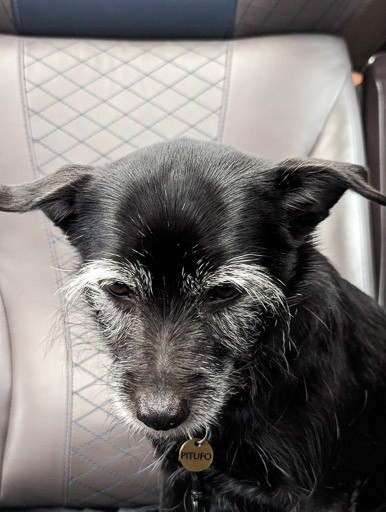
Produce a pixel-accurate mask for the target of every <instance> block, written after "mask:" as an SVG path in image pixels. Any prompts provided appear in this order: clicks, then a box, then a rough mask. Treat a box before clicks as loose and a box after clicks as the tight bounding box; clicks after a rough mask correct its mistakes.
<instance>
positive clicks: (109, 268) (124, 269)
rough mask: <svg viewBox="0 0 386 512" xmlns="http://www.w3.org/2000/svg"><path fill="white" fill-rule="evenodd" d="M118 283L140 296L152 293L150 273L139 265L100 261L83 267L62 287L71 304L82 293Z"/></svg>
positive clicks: (97, 290)
mask: <svg viewBox="0 0 386 512" xmlns="http://www.w3.org/2000/svg"><path fill="white" fill-rule="evenodd" d="M116 282H120V283H124V284H126V285H128V286H129V287H130V288H132V289H134V290H135V291H136V292H137V293H138V294H139V295H140V296H141V295H144V294H145V293H148V294H149V293H150V294H151V293H152V278H151V274H150V272H148V271H147V270H146V269H145V267H144V266H143V265H141V264H139V263H135V264H134V263H130V262H124V263H119V262H116V261H113V260H108V259H101V260H96V261H92V262H90V263H87V264H86V265H84V266H83V267H82V268H81V269H80V270H79V272H78V273H77V274H76V275H75V277H74V278H73V279H72V281H71V282H70V284H68V285H67V286H65V287H64V289H63V291H64V293H65V296H66V299H67V302H68V303H70V304H71V303H73V302H74V301H75V300H76V299H77V298H78V297H79V296H80V295H81V294H82V293H83V292H85V291H89V292H99V291H100V289H101V287H103V286H108V285H111V284H113V283H116Z"/></svg>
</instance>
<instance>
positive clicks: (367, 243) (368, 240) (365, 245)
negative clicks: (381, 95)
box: [342, 91, 374, 295]
mask: <svg viewBox="0 0 386 512" xmlns="http://www.w3.org/2000/svg"><path fill="white" fill-rule="evenodd" d="M351 92H352V94H354V95H355V92H354V91H351ZM343 93H344V91H343V92H342V94H343ZM343 96H344V99H345V102H346V105H347V113H348V118H349V122H348V123H347V124H348V128H349V130H350V132H351V141H352V147H353V159H354V161H355V162H356V163H360V164H363V163H364V162H363V161H361V160H362V159H361V158H360V154H359V149H358V144H357V141H359V140H360V138H361V137H360V133H359V132H358V128H357V124H356V122H355V119H354V117H353V107H354V108H356V106H357V105H356V96H352V95H349V94H343ZM354 103H355V104H354ZM359 200H360V201H362V206H361V209H362V210H364V213H365V214H366V218H367V220H368V222H367V223H366V222H365V219H364V218H363V215H359V218H358V220H359V222H358V229H359V231H360V242H359V250H360V253H361V260H362V262H363V263H364V265H363V268H362V272H361V280H362V286H363V289H365V290H367V291H368V293H369V294H373V295H374V286H373V283H374V275H372V270H373V265H374V262H373V257H372V251H371V248H372V236H371V233H370V232H369V228H371V226H370V224H369V214H370V209H369V204H368V201H366V202H364V201H365V199H364V198H362V197H360V198H359Z"/></svg>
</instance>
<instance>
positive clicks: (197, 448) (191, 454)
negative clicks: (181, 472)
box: [178, 438, 213, 473]
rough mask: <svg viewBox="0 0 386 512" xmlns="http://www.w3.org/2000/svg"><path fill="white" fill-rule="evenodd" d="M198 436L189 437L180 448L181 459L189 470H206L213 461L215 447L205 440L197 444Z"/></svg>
mask: <svg viewBox="0 0 386 512" xmlns="http://www.w3.org/2000/svg"><path fill="white" fill-rule="evenodd" d="M197 441H200V439H198V438H194V439H189V441H186V442H185V443H184V444H183V445H182V446H181V448H180V453H179V457H178V458H179V461H180V462H181V464H182V465H183V466H184V468H185V469H187V470H188V471H192V472H193V473H197V472H199V471H204V469H208V467H209V466H210V465H211V464H212V462H213V449H212V447H211V446H210V444H209V443H208V441H204V442H203V443H202V444H199V445H197V444H196V443H197Z"/></svg>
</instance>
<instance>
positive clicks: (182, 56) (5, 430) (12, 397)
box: [0, 35, 374, 508]
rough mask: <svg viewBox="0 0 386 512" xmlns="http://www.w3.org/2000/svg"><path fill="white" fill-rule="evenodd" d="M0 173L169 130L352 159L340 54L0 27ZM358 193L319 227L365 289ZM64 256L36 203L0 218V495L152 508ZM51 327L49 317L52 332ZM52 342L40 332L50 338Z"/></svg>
mask: <svg viewBox="0 0 386 512" xmlns="http://www.w3.org/2000/svg"><path fill="white" fill-rule="evenodd" d="M0 77H1V80H0V112H1V114H2V115H1V119H0V146H1V150H0V177H1V178H0V180H1V182H2V183H7V184H8V183H9V184H11V183H19V182H24V181H30V180H33V179H35V178H38V177H40V176H42V175H44V174H46V173H49V172H52V171H54V170H56V169H57V168H59V167H60V166H61V165H63V164H65V163H68V162H75V163H83V164H98V163H101V162H105V161H107V160H113V159H116V158H118V157H120V156H122V155H124V154H126V153H127V152H129V151H132V150H134V149H136V148H138V147H142V146H144V145H146V144H150V143H153V142H156V141H160V140H166V139H168V138H171V137H178V136H189V137H194V138H199V139H204V140H217V141H220V142H223V143H226V144H230V145H232V146H235V147H237V148H240V149H242V150H245V151H247V152H251V153H255V154H258V155H261V156H264V157H268V158H271V159H282V158H286V157H291V156H302V155H303V156H313V157H321V158H327V159H335V160H344V161H350V162H356V163H364V162H365V156H364V143H363V134H362V127H361V120H360V114H359V109H358V104H357V98H356V94H355V90H354V87H353V85H352V81H351V65H350V59H349V56H348V53H347V50H346V47H345V44H344V42H343V41H342V40H341V39H340V38H337V37H334V36H327V35H326V36H324V35H279V36H265V37H251V38H245V39H235V40H212V41H203V40H189V41H183V40H169V41H154V40H153V41H140V40H136V41H125V40H101V39H99V40H97V39H68V38H52V37H45V38H43V37H31V36H20V35H19V36H17V35H2V36H0ZM368 212H369V208H368V204H367V203H366V201H365V200H362V199H361V198H359V197H357V196H355V195H354V194H348V193H347V194H345V196H344V198H343V199H342V200H341V201H340V202H339V204H338V205H337V206H336V207H335V208H334V212H333V214H332V216H331V218H330V219H328V220H327V221H326V222H325V223H324V225H323V226H322V229H321V231H320V246H321V247H322V249H323V251H324V252H325V253H326V254H327V255H328V256H329V257H330V258H331V260H332V261H333V263H334V264H335V265H336V267H337V268H338V269H339V270H340V271H341V272H342V274H343V275H344V276H345V277H347V278H348V279H349V280H351V281H352V282H353V283H354V284H356V285H358V286H359V287H360V288H361V289H362V290H364V291H366V292H367V293H369V294H372V293H373V290H374V281H373V269H372V256H371V254H372V242H371V238H370V229H369V213H368ZM75 265H76V262H75V257H74V254H73V253H72V251H71V249H70V248H69V246H68V245H67V243H66V242H65V240H64V239H63V237H62V235H61V234H60V233H59V232H58V230H56V229H55V228H53V227H52V226H51V225H50V224H49V223H48V221H46V220H45V219H44V218H43V216H42V215H41V214H40V213H32V214H27V215H23V216H21V215H20V216H18V215H12V214H9V215H8V214H2V215H0V294H1V295H0V301H1V302H0V354H1V358H0V505H1V506H2V507H11V506H63V505H66V506H73V507H92V506H94V507H98V508H103V507H108V506H109V507H118V506H128V505H144V504H150V505H151V504H154V503H156V502H157V483H158V476H157V472H156V471H154V470H152V464H153V459H152V450H151V448H150V446H149V445H148V444H147V442H146V441H144V440H139V439H136V438H134V437H133V436H132V435H131V434H128V433H127V432H126V431H125V430H124V429H123V428H121V427H119V426H114V425H115V424H114V419H113V418H111V417H109V416H108V413H109V405H108V398H107V394H106V390H105V386H104V380H105V379H104V369H103V360H102V358H101V356H100V355H99V354H98V352H97V350H96V349H95V346H94V345H93V340H92V339H91V340H89V339H88V329H87V325H86V323H84V321H83V320H82V316H81V312H79V311H72V310H70V311H69V312H68V316H67V318H66V319H64V318H63V310H64V304H63V298H62V296H61V295H60V294H58V293H56V292H57V290H58V289H59V288H61V287H62V286H64V285H65V283H66V280H67V278H68V271H69V270H71V269H73V268H74V267H75ZM53 326H54V327H53ZM49 340H52V341H49Z"/></svg>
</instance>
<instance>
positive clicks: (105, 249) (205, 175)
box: [90, 141, 256, 282]
mask: <svg viewBox="0 0 386 512" xmlns="http://www.w3.org/2000/svg"><path fill="white" fill-rule="evenodd" d="M253 165H256V159H252V158H251V157H248V156H245V155H243V154H241V153H239V152H236V151H234V150H232V149H231V148H227V147H225V146H218V145H215V144H207V143H199V142H194V141H178V142H174V143H169V144H160V145H154V146H152V147H150V148H146V150H140V151H137V152H135V153H133V154H131V155H129V156H128V157H126V158H124V159H122V160H120V161H118V162H115V163H114V164H111V165H110V166H107V167H106V168H105V169H104V170H103V172H102V173H101V175H100V179H99V181H98V182H97V183H96V185H95V189H94V194H95V195H96V196H97V197H98V200H97V201H96V202H95V204H96V206H94V212H93V222H94V225H93V229H94V232H97V236H98V244H96V245H95V247H96V251H95V252H98V254H96V255H95V256H98V257H99V256H100V255H101V254H102V256H105V257H110V256H111V255H113V256H114V258H116V259H118V260H121V261H123V260H128V261H138V262H139V263H140V264H141V265H143V266H144V268H147V269H148V270H149V272H151V274H152V275H153V276H159V277H160V279H163V280H164V279H165V276H167V281H168V282H172V281H174V280H176V279H178V280H180V279H181V275H182V274H183V273H185V274H194V273H196V272H197V268H198V267H199V266H200V265H202V262H203V261H205V262H207V263H208V265H209V264H210V263H212V264H213V262H216V263H217V264H219V263H221V261H226V260H228V259H230V258H232V257H235V256H237V255H238V254H240V252H244V253H245V252H251V247H240V245H242V243H241V241H240V238H242V235H243V236H244V239H247V238H248V234H247V233H246V226H245V216H246V211H247V210H248V204H246V203H247V202H248V201H246V198H247V195H248V193H249V190H248V185H249V184H250V181H249V174H248V173H249V172H250V169H251V167H252V166H253ZM93 243H94V242H91V243H90V246H92V245H93ZM95 256H94V255H92V256H91V259H92V257H95Z"/></svg>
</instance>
